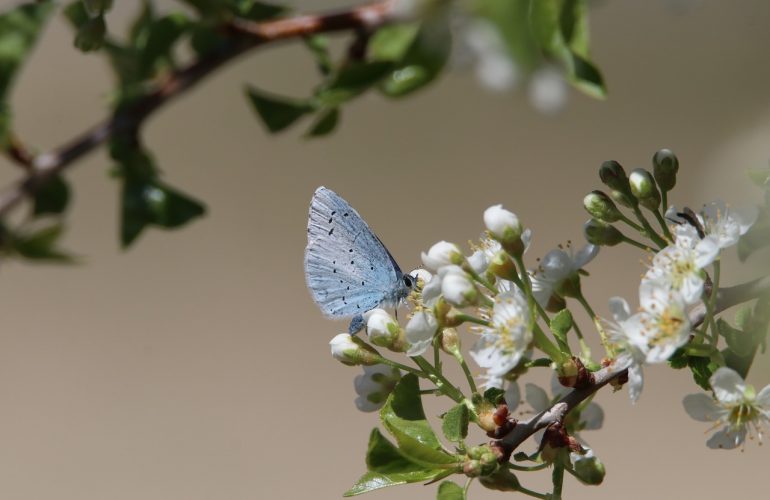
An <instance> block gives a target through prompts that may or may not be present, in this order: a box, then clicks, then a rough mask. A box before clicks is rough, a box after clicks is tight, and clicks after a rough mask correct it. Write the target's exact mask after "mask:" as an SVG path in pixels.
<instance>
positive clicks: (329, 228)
mask: <svg viewBox="0 0 770 500" xmlns="http://www.w3.org/2000/svg"><path fill="white" fill-rule="evenodd" d="M305 281H306V282H307V287H308V289H309V290H310V293H311V295H312V296H313V300H314V301H315V303H316V304H318V307H319V308H320V309H321V312H323V313H324V314H325V315H326V316H327V317H330V318H352V320H351V322H350V326H349V327H348V332H349V333H350V334H354V333H356V332H358V331H359V330H361V329H362V328H363V327H364V319H363V313H365V312H366V311H369V310H370V309H374V308H376V307H396V306H398V304H399V303H400V302H401V301H402V300H403V299H405V298H406V297H407V295H409V292H410V290H411V289H412V288H413V287H414V286H415V283H416V279H415V278H414V277H412V276H410V275H409V274H404V273H403V272H401V268H400V267H398V264H397V263H396V261H395V260H394V259H393V256H392V255H391V254H390V252H389V251H388V249H387V248H385V245H383V244H382V241H380V239H379V238H378V237H377V235H375V234H374V232H372V230H371V229H370V228H369V225H368V224H367V223H366V222H364V220H363V219H362V218H361V216H360V215H358V212H356V211H355V209H354V208H353V207H351V206H350V204H348V202H347V201H345V200H344V199H342V198H341V197H340V196H339V195H338V194H337V193H335V192H334V191H332V190H331V189H327V188H325V187H323V186H321V187H319V188H318V189H316V191H315V193H314V194H313V199H312V200H311V201H310V214H309V216H308V223H307V247H306V248H305Z"/></svg>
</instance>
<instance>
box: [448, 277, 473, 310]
mask: <svg viewBox="0 0 770 500" xmlns="http://www.w3.org/2000/svg"><path fill="white" fill-rule="evenodd" d="M441 294H442V295H443V296H444V298H445V299H446V301H447V302H449V303H450V304H452V305H454V306H457V307H465V306H469V305H472V304H475V303H476V302H477V301H478V298H479V291H478V290H477V289H476V286H475V285H474V284H473V283H472V282H471V280H470V279H469V278H468V275H467V274H465V272H463V271H460V272H450V273H447V274H446V275H445V276H443V278H442V279H441Z"/></svg>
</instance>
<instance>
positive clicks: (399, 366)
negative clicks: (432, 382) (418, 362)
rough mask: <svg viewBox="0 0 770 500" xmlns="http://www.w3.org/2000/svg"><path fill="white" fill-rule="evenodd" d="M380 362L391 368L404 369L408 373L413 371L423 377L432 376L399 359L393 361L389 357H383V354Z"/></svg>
mask: <svg viewBox="0 0 770 500" xmlns="http://www.w3.org/2000/svg"><path fill="white" fill-rule="evenodd" d="M379 362H380V363H382V364H383V365H388V366H390V367H391V368H397V369H399V370H404V371H405V372H407V373H413V374H415V375H417V376H418V377H421V378H430V377H429V375H428V374H427V373H425V372H424V371H422V370H417V369H415V368H412V367H411V366H406V365H404V364H401V363H399V362H397V361H393V360H390V359H388V358H383V357H382V356H380V359H379Z"/></svg>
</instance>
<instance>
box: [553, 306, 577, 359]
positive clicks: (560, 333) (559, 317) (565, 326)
mask: <svg viewBox="0 0 770 500" xmlns="http://www.w3.org/2000/svg"><path fill="white" fill-rule="evenodd" d="M550 327H551V331H552V332H553V334H554V336H555V337H556V339H557V340H558V341H559V344H560V345H559V347H560V348H561V349H562V350H565V349H567V352H569V350H568V349H569V343H568V342H567V332H569V331H570V328H572V313H571V312H570V311H569V309H562V310H561V311H559V312H558V313H556V315H555V316H554V317H553V318H551V324H550Z"/></svg>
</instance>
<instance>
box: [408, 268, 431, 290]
mask: <svg viewBox="0 0 770 500" xmlns="http://www.w3.org/2000/svg"><path fill="white" fill-rule="evenodd" d="M409 276H411V277H412V278H414V280H415V282H416V283H417V284H418V285H419V286H421V287H425V285H427V284H428V283H430V281H431V280H432V279H433V275H432V274H431V273H430V272H429V271H427V270H426V269H422V268H417V269H415V270H413V271H410V272H409Z"/></svg>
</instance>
